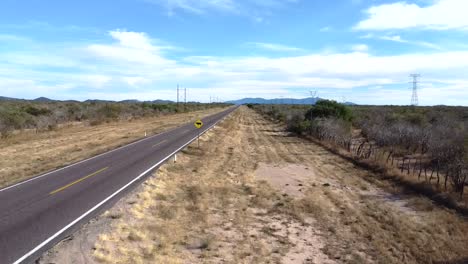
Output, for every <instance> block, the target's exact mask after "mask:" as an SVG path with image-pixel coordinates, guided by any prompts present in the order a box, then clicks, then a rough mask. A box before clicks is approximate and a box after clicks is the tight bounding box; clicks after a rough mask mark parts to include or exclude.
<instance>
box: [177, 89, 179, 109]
mask: <svg viewBox="0 0 468 264" xmlns="http://www.w3.org/2000/svg"><path fill="white" fill-rule="evenodd" d="M177 109H179V84H177Z"/></svg>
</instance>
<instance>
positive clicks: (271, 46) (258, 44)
mask: <svg viewBox="0 0 468 264" xmlns="http://www.w3.org/2000/svg"><path fill="white" fill-rule="evenodd" d="M247 44H248V45H250V46H255V47H257V48H260V49H265V50H270V51H280V52H292V51H303V49H301V48H297V47H292V46H287V45H282V44H275V43H265V42H248V43H247Z"/></svg>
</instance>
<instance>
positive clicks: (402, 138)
mask: <svg viewBox="0 0 468 264" xmlns="http://www.w3.org/2000/svg"><path fill="white" fill-rule="evenodd" d="M249 107H251V108H254V109H255V110H257V111H258V112H260V113H262V114H263V115H265V116H268V117H269V118H270V119H273V120H276V121H280V122H284V123H285V124H286V127H287V130H288V131H290V132H294V133H296V134H299V135H303V136H311V137H313V138H315V139H317V140H319V141H321V142H326V143H327V144H330V145H332V146H333V147H335V148H340V149H344V150H346V151H347V152H348V154H349V155H350V156H351V157H352V158H353V159H356V160H361V161H366V162H367V163H371V164H372V165H377V166H379V167H381V168H385V169H389V168H390V169H394V170H395V169H397V170H398V172H399V175H400V176H401V175H406V176H407V177H410V178H411V179H412V180H415V179H416V182H422V183H423V184H424V188H426V190H427V188H429V187H430V188H431V189H432V188H433V189H434V190H435V191H436V192H442V193H445V194H458V196H459V198H463V195H464V191H465V187H466V185H467V176H468V151H467V150H468V130H467V124H468V108H465V107H447V106H435V107H412V106H345V105H342V104H339V103H337V102H334V101H327V100H323V101H319V102H318V103H317V104H316V105H314V106H312V107H311V106H304V105H302V106H295V105H249Z"/></svg>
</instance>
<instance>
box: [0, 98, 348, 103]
mask: <svg viewBox="0 0 468 264" xmlns="http://www.w3.org/2000/svg"><path fill="white" fill-rule="evenodd" d="M320 100H325V99H323V98H320V97H308V98H302V99H295V98H275V99H264V98H243V99H239V100H232V101H226V102H224V103H227V104H235V105H242V104H295V105H313V104H315V103H316V102H317V101H320ZM0 101H31V102H40V103H49V102H78V101H75V100H65V101H61V100H54V99H50V98H47V97H39V98H36V99H33V100H26V99H17V98H11V97H4V96H0ZM84 102H86V103H93V102H94V103H106V102H107V103H113V102H116V101H109V100H86V101H84ZM118 102H119V103H129V104H130V103H143V102H146V103H153V104H175V102H174V101H171V100H160V99H157V100H153V101H139V100H136V99H129V100H123V101H118ZM189 103H197V102H189ZM344 104H346V105H356V104H355V103H352V102H345V103H344Z"/></svg>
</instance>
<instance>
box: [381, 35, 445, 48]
mask: <svg viewBox="0 0 468 264" xmlns="http://www.w3.org/2000/svg"><path fill="white" fill-rule="evenodd" d="M379 38H380V39H382V40H389V41H394V42H400V43H408V44H411V45H417V46H421V47H426V48H431V49H436V50H441V49H442V48H441V47H440V46H438V45H436V44H433V43H430V42H426V41H410V40H407V39H403V38H401V36H398V35H388V36H381V37H379Z"/></svg>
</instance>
